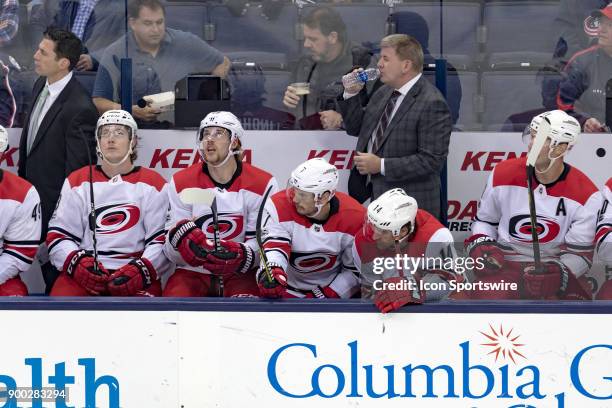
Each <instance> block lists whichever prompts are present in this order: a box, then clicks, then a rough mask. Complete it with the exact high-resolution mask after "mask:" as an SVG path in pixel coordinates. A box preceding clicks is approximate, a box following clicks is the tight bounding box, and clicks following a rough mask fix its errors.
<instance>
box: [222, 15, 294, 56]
mask: <svg viewBox="0 0 612 408" xmlns="http://www.w3.org/2000/svg"><path fill="white" fill-rule="evenodd" d="M279 7H280V5H279ZM210 20H211V22H212V23H213V24H214V26H215V35H214V40H213V41H212V42H211V45H213V46H214V47H215V48H217V49H218V50H220V51H223V52H234V51H266V52H270V51H274V52H277V53H283V54H287V55H288V56H295V55H297V52H298V44H299V42H298V40H297V38H296V28H297V23H298V9H297V7H295V6H293V5H292V4H283V5H282V10H281V11H280V13H279V15H278V16H276V17H275V18H272V19H267V18H266V17H265V16H264V15H263V13H262V9H261V7H259V6H253V5H251V6H250V7H247V8H246V12H245V14H244V15H241V16H234V15H233V14H232V13H231V11H230V9H229V8H227V7H226V6H213V7H211V8H210Z"/></svg>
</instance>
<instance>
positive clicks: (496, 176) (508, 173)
mask: <svg viewBox="0 0 612 408" xmlns="http://www.w3.org/2000/svg"><path fill="white" fill-rule="evenodd" d="M499 186H517V187H525V188H526V187H527V157H516V158H513V159H508V160H504V161H502V162H501V163H498V164H497V165H496V166H495V168H494V169H493V187H499Z"/></svg>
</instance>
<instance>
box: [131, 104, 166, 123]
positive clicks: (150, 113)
mask: <svg viewBox="0 0 612 408" xmlns="http://www.w3.org/2000/svg"><path fill="white" fill-rule="evenodd" d="M160 113H161V111H160V110H159V109H153V108H152V107H150V106H145V107H144V108H141V107H139V106H138V105H134V106H132V114H133V115H134V117H135V118H137V119H140V120H142V121H143V122H154V121H156V120H157V116H158V115H159V114H160Z"/></svg>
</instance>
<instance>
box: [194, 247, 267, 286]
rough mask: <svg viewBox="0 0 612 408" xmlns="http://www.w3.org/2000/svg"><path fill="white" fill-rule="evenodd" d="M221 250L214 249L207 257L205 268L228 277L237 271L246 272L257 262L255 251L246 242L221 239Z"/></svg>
mask: <svg viewBox="0 0 612 408" xmlns="http://www.w3.org/2000/svg"><path fill="white" fill-rule="evenodd" d="M219 246H220V247H221V250H220V251H212V252H210V253H209V254H208V256H207V257H206V263H204V265H203V266H204V268H206V269H208V270H209V271H211V272H212V273H214V274H215V275H220V276H223V277H225V278H228V277H230V276H232V275H234V274H235V273H246V272H247V271H248V270H249V269H251V267H252V266H253V263H254V262H255V252H254V251H253V249H252V248H251V247H249V246H247V245H245V244H242V243H240V242H234V241H224V240H221V241H220V243H219Z"/></svg>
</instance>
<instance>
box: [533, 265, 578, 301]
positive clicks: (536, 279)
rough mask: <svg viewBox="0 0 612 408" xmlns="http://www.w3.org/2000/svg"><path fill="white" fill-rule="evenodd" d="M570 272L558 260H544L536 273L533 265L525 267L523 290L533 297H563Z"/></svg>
mask: <svg viewBox="0 0 612 408" xmlns="http://www.w3.org/2000/svg"><path fill="white" fill-rule="evenodd" d="M570 274H571V272H570V271H569V270H568V269H567V267H566V266H565V265H563V264H562V263H561V262H558V261H551V262H545V263H543V264H542V270H541V271H540V273H537V271H536V270H535V266H529V267H527V268H525V275H524V277H523V278H524V281H525V290H526V291H527V294H528V295H529V296H531V297H532V298H535V299H550V298H557V297H560V298H561V297H563V295H564V294H565V291H566V290H567V284H568V282H569V279H570Z"/></svg>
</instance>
